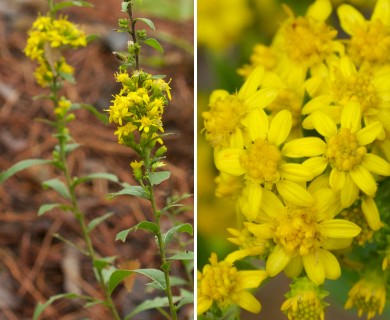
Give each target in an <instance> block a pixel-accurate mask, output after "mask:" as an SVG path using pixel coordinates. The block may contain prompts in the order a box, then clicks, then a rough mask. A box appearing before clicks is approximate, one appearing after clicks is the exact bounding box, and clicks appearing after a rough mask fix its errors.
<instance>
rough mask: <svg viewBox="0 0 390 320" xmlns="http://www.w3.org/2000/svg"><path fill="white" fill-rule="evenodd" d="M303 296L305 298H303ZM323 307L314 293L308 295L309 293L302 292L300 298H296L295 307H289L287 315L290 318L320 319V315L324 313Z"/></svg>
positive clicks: (296, 319)
mask: <svg viewBox="0 0 390 320" xmlns="http://www.w3.org/2000/svg"><path fill="white" fill-rule="evenodd" d="M303 296H304V297H305V298H303ZM323 309H324V307H323V306H322V305H321V302H320V301H319V299H318V298H317V297H316V296H315V295H314V294H312V295H310V293H306V294H305V293H303V294H302V298H301V299H299V298H298V303H297V305H296V308H294V307H292V308H290V309H289V310H288V312H287V316H288V318H289V319H292V320H300V319H307V320H318V319H322V317H321V315H323V313H324V311H323Z"/></svg>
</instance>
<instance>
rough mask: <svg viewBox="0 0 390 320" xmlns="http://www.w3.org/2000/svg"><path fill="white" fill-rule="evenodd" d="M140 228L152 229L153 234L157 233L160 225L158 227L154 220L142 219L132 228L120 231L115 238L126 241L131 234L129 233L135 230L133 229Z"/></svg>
mask: <svg viewBox="0 0 390 320" xmlns="http://www.w3.org/2000/svg"><path fill="white" fill-rule="evenodd" d="M138 229H142V230H146V231H150V232H152V233H153V234H156V233H157V232H158V227H157V225H156V224H155V223H154V222H150V221H141V222H139V223H138V224H137V225H135V226H134V227H132V228H130V229H126V230H122V231H121V232H119V233H118V234H117V235H116V238H115V240H121V241H123V242H125V241H126V238H127V236H128V235H129V233H130V232H133V231H136V230H138Z"/></svg>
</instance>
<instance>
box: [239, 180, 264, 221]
mask: <svg viewBox="0 0 390 320" xmlns="http://www.w3.org/2000/svg"><path fill="white" fill-rule="evenodd" d="M241 198H242V201H243V202H244V203H243V205H242V206H241V208H242V213H243V214H244V215H245V217H246V218H247V219H248V220H249V221H254V220H255V219H256V217H257V215H258V214H259V211H260V206H261V199H262V188H261V186H260V185H259V184H257V183H248V184H247V186H246V187H245V189H244V191H243V196H242V197H241Z"/></svg>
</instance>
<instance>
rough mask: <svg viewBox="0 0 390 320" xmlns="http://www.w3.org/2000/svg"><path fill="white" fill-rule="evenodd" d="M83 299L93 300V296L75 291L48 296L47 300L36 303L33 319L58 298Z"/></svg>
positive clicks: (35, 319) (37, 317)
mask: <svg viewBox="0 0 390 320" xmlns="http://www.w3.org/2000/svg"><path fill="white" fill-rule="evenodd" d="M76 298H78V299H83V300H93V298H91V297H89V296H81V295H79V294H75V293H61V294H57V295H55V296H52V297H50V299H49V300H47V301H46V302H45V303H40V302H39V303H38V305H37V306H36V308H35V311H34V315H33V320H38V319H39V316H40V315H41V313H42V312H43V311H44V310H45V309H46V308H47V307H48V306H49V305H51V304H52V303H53V302H54V301H56V300H59V299H76Z"/></svg>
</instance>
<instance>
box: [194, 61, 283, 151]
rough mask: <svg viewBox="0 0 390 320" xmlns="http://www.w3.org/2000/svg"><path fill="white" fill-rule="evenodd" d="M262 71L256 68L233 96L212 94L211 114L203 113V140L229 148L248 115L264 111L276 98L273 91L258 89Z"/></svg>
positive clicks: (216, 92) (223, 92)
mask: <svg viewBox="0 0 390 320" xmlns="http://www.w3.org/2000/svg"><path fill="white" fill-rule="evenodd" d="M263 75H264V68H263V67H262V66H260V67H257V68H256V69H255V70H254V71H253V72H252V73H251V75H250V76H249V77H248V79H247V80H246V81H245V83H244V84H243V85H242V87H241V89H240V90H239V91H238V93H236V94H229V93H228V92H227V91H225V90H215V91H213V93H212V94H211V96H210V110H209V111H207V112H203V113H202V116H203V118H204V131H205V132H206V140H207V141H208V142H210V144H211V145H212V146H213V147H218V146H225V147H227V146H230V145H231V140H232V139H233V140H234V139H235V138H234V137H235V136H236V135H237V134H242V132H241V131H243V130H244V126H243V124H242V123H243V121H245V119H246V118H247V117H248V115H249V114H250V112H251V111H253V110H255V109H262V108H265V107H266V106H267V105H268V104H270V103H271V102H272V101H273V100H274V99H275V97H276V95H277V92H276V90H275V89H273V88H267V89H259V87H260V84H261V81H262V79H263Z"/></svg>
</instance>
